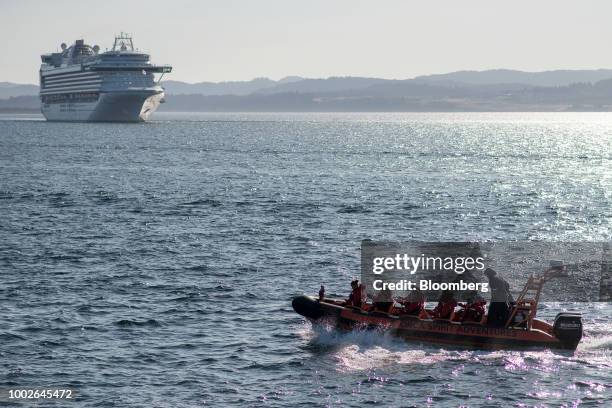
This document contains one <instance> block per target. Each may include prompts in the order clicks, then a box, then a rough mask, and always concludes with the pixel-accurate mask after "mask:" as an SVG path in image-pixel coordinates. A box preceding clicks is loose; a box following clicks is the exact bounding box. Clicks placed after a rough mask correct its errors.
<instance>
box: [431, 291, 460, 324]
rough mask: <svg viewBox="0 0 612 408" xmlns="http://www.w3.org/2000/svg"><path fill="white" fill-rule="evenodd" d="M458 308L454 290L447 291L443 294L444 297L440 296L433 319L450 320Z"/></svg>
mask: <svg viewBox="0 0 612 408" xmlns="http://www.w3.org/2000/svg"><path fill="white" fill-rule="evenodd" d="M456 306H457V301H456V300H455V294H454V293H453V291H452V290H446V291H444V292H443V293H442V296H440V300H439V301H438V305H437V306H436V307H435V309H434V310H433V316H432V317H433V318H434V319H450V317H451V314H452V313H453V311H454V310H455V307H456Z"/></svg>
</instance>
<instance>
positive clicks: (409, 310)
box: [399, 289, 425, 316]
mask: <svg viewBox="0 0 612 408" xmlns="http://www.w3.org/2000/svg"><path fill="white" fill-rule="evenodd" d="M399 303H400V304H401V305H402V306H404V314H407V315H411V316H419V315H420V314H421V312H422V311H423V309H424V308H425V296H423V292H421V291H420V290H418V289H416V290H414V291H411V292H410V294H409V295H408V297H407V298H406V299H405V300H403V301H401V302H399Z"/></svg>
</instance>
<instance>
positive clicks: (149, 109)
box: [41, 90, 164, 122]
mask: <svg viewBox="0 0 612 408" xmlns="http://www.w3.org/2000/svg"><path fill="white" fill-rule="evenodd" d="M163 97H164V93H163V92H161V91H151V90H141V91H140V90H135V91H114V92H102V93H100V96H99V98H98V100H97V101H92V102H62V103H49V104H43V105H42V109H41V110H42V114H43V115H44V116H45V118H46V119H47V120H49V121H62V122H144V121H146V120H148V119H149V117H150V116H151V114H152V113H153V112H155V110H157V108H158V107H159V104H160V103H161V101H162V99H163Z"/></svg>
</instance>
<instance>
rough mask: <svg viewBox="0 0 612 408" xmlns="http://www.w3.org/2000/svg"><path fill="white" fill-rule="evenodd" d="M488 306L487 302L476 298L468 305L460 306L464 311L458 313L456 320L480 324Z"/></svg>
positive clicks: (478, 297)
mask: <svg viewBox="0 0 612 408" xmlns="http://www.w3.org/2000/svg"><path fill="white" fill-rule="evenodd" d="M486 304H487V301H486V300H484V299H483V298H482V297H480V296H477V297H475V298H474V299H472V300H471V301H469V302H467V303H464V304H461V303H460V304H459V306H461V307H462V309H461V310H459V311H458V312H457V313H456V319H455V320H456V321H459V322H480V321H481V320H482V317H483V316H484V314H485V305H486Z"/></svg>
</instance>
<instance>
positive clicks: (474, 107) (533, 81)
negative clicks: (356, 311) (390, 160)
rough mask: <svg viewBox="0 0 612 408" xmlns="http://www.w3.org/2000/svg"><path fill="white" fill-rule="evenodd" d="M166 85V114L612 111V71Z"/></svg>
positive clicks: (3, 88) (1, 91)
mask: <svg viewBox="0 0 612 408" xmlns="http://www.w3.org/2000/svg"><path fill="white" fill-rule="evenodd" d="M163 85H164V87H165V89H166V95H167V96H166V101H167V103H166V104H164V105H162V106H161V107H160V109H161V110H166V111H217V112H219V111H266V112H271V111H584V110H593V111H612V70H605V69H599V70H575V71H572V70H558V71H546V72H522V71H515V70H505V69H498V70H488V71H459V72H451V73H448V74H439V75H428V76H421V77H417V78H413V79H404V80H390V79H381V78H365V77H330V78H319V79H317V78H302V77H286V78H283V79H281V80H278V81H275V80H272V79H268V78H256V79H253V80H251V81H229V82H217V83H215V82H200V83H195V84H189V83H186V82H180V81H165V82H163ZM37 93H38V87H37V86H36V85H20V84H12V83H6V82H4V83H0V109H1V110H4V111H6V110H11V109H18V110H19V109H24V110H27V109H38V106H39V101H38V98H37V96H36V95H37Z"/></svg>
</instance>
